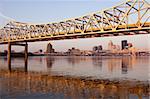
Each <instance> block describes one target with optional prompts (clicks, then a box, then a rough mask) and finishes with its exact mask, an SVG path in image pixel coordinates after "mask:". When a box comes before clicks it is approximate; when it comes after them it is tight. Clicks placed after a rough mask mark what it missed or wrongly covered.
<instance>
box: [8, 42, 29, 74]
mask: <svg viewBox="0 0 150 99" xmlns="http://www.w3.org/2000/svg"><path fill="white" fill-rule="evenodd" d="M13 45H14V46H24V47H25V50H24V69H25V72H27V71H28V44H27V42H25V44H22V43H10V42H9V43H8V53H7V60H8V69H9V71H11V69H12V68H11V57H12V55H11V47H12V46H13Z"/></svg>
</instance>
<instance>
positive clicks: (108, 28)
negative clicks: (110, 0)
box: [0, 0, 150, 44]
mask: <svg viewBox="0 0 150 99" xmlns="http://www.w3.org/2000/svg"><path fill="white" fill-rule="evenodd" d="M136 34H150V4H149V2H147V1H146V0H127V1H125V2H123V3H121V4H119V5H117V6H113V7H111V8H108V9H106V10H102V11H98V12H95V13H91V14H89V15H84V16H81V17H78V18H73V19H67V20H64V21H61V22H57V23H47V24H30V23H22V22H17V21H14V20H13V21H12V20H10V22H8V23H7V24H6V25H5V26H4V27H3V28H2V29H0V44H8V43H12V42H14V43H16V42H36V41H48V40H63V39H77V38H92V37H107V36H123V35H136Z"/></svg>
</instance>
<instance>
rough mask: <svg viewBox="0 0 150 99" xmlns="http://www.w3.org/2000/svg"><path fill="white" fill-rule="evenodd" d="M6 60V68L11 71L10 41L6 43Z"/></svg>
mask: <svg viewBox="0 0 150 99" xmlns="http://www.w3.org/2000/svg"><path fill="white" fill-rule="evenodd" d="M7 60H8V69H9V71H11V43H10V42H9V43H8V51H7Z"/></svg>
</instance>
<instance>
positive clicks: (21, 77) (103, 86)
mask: <svg viewBox="0 0 150 99" xmlns="http://www.w3.org/2000/svg"><path fill="white" fill-rule="evenodd" d="M29 59H30V60H29V65H30V66H29V67H31V66H32V65H33V63H34V64H35V65H36V64H39V65H42V66H41V68H44V65H45V66H46V67H47V72H45V71H44V72H43V71H42V72H39V71H36V70H32V68H28V69H29V70H28V72H24V70H23V69H19V70H16V68H13V69H12V70H11V71H9V70H6V69H0V96H1V97H0V98H2V99H9V98H14V99H22V98H24V99H26V98H31V99H32V98H33V99H34V98H37V99H45V98H46V99H49V98H51V99H83V98H84V99H148V98H149V83H148V79H147V77H146V78H145V79H147V80H145V79H144V80H140V79H141V78H139V80H137V79H136V80H135V79H131V78H132V77H131V78H130V76H133V74H132V72H131V70H132V69H135V67H138V66H139V64H140V63H141V62H143V61H145V62H144V63H147V61H146V59H147V58H142V59H140V60H139V59H138V58H131V57H123V58H108V57H107V58H104V57H103V58H102V57H29ZM0 60H1V59H0ZM18 60H19V59H18ZM18 60H17V61H18ZM31 60H32V61H31ZM1 61H2V60H1ZM6 61H7V60H6ZM22 61H23V59H22ZM33 61H34V62H33ZM12 62H13V63H14V62H16V60H15V59H14V60H13V61H12ZM60 62H61V63H63V65H64V68H68V67H70V66H71V67H70V68H73V70H74V71H70V72H71V73H70V75H69V74H67V75H65V74H64V72H65V71H63V70H62V71H61V69H59V68H61V67H59V68H58V66H56V63H59V65H60ZM31 63H32V65H31ZM67 63H68V64H67ZM83 63H87V64H89V65H90V66H91V63H92V64H93V66H94V68H95V69H92V70H94V71H93V72H92V71H90V70H89V69H88V68H91V67H89V66H88V65H87V66H86V67H84V66H83V65H85V64H83ZM81 64H82V66H81ZM118 64H119V65H118ZM140 65H141V64H140ZM61 66H62V64H61ZM67 66H68V67H67ZM77 66H78V67H77ZM39 67H40V66H39ZM37 68H38V65H37ZM76 68H79V69H77V71H76ZM81 68H84V69H85V68H87V69H86V70H87V72H92V73H93V75H92V73H91V74H89V76H87V75H82V73H81V71H82V70H81ZM105 68H107V70H105ZM138 68H139V67H138ZM142 68H143V69H144V70H145V68H144V66H142ZM55 69H57V70H58V71H61V72H63V73H62V74H60V75H59V73H57V71H54V70H55ZM80 70H81V71H80ZM96 70H98V71H99V72H100V73H102V74H105V73H106V74H107V73H108V74H109V73H110V75H113V76H115V77H116V79H114V78H113V76H110V77H108V78H107V77H106V78H105V77H104V78H97V79H95V78H92V77H91V76H99V75H98V74H97V75H96V74H95V75H94V73H96V72H97V71H96ZM106 71H107V72H106ZM66 72H67V69H66ZM75 72H77V73H78V72H79V74H81V75H80V76H79V77H78V75H76V74H77V73H75ZM87 72H84V73H85V74H86V73H87ZM116 72H117V73H116ZM118 72H121V74H118ZM133 72H137V71H133ZM145 72H147V71H145ZM115 73H116V74H118V75H121V76H116V74H115ZM141 73H142V74H143V76H145V74H144V73H143V72H141ZM87 74H88V73H87ZM127 74H128V76H126V75H127ZM130 74H131V75H130ZM122 75H124V76H125V77H127V78H128V79H120V78H122ZM135 75H136V73H135ZM101 76H105V75H101ZM133 78H134V76H133ZM135 78H136V77H135ZM143 78H144V77H143Z"/></svg>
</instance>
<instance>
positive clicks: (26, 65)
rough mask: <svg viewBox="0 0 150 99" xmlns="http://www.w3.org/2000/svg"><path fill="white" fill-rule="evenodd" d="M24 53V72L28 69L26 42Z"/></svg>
mask: <svg viewBox="0 0 150 99" xmlns="http://www.w3.org/2000/svg"><path fill="white" fill-rule="evenodd" d="M24 54H25V72H27V71H28V44H27V42H26V43H25V50H24Z"/></svg>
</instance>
